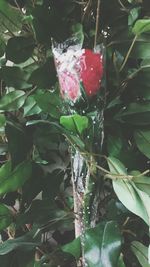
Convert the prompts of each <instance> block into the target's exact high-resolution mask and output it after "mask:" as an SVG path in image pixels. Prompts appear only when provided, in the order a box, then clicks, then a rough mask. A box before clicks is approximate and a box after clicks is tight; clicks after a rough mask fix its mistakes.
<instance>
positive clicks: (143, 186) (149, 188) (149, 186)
mask: <svg viewBox="0 0 150 267" xmlns="http://www.w3.org/2000/svg"><path fill="white" fill-rule="evenodd" d="M130 174H131V175H133V176H137V177H134V178H133V182H134V183H135V185H136V187H137V188H138V189H139V190H141V191H143V192H145V193H146V194H147V195H149V196H150V177H148V176H144V175H142V174H141V173H140V172H139V171H132V172H131V173H130Z"/></svg>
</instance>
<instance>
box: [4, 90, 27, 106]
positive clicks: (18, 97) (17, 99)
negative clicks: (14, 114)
mask: <svg viewBox="0 0 150 267" xmlns="http://www.w3.org/2000/svg"><path fill="white" fill-rule="evenodd" d="M25 99H26V95H25V93H24V92H23V91H21V90H17V91H12V92H10V93H8V94H6V95H4V96H3V97H2V98H1V100H0V111H6V110H7V111H14V110H18V109H19V108H21V107H22V106H23V104H24V102H25Z"/></svg>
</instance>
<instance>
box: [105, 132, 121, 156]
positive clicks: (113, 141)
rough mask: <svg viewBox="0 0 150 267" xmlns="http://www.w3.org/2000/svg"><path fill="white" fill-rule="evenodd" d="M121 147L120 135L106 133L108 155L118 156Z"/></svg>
mask: <svg viewBox="0 0 150 267" xmlns="http://www.w3.org/2000/svg"><path fill="white" fill-rule="evenodd" d="M122 147H123V139H122V138H121V136H119V135H118V136H112V135H108V138H107V148H108V152H109V155H110V156H112V157H118V156H119V155H120V151H121V149H122Z"/></svg>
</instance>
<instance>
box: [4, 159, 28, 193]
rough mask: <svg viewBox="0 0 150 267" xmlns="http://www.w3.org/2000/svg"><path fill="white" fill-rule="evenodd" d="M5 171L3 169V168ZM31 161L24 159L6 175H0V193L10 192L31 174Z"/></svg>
mask: <svg viewBox="0 0 150 267" xmlns="http://www.w3.org/2000/svg"><path fill="white" fill-rule="evenodd" d="M3 170H4V171H5V169H3ZM31 172H32V169H31V163H29V162H27V161H25V162H22V163H21V164H19V165H18V166H17V167H16V168H15V169H14V171H12V172H11V173H10V174H9V173H8V175H7V174H6V176H0V195H4V194H6V193H8V192H12V191H15V190H17V189H18V188H19V187H21V186H22V185H23V184H24V183H25V181H27V180H28V179H29V178H30V176H31Z"/></svg>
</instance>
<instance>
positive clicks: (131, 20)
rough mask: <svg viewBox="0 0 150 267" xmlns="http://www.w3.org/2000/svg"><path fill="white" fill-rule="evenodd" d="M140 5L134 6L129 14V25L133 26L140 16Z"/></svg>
mask: <svg viewBox="0 0 150 267" xmlns="http://www.w3.org/2000/svg"><path fill="white" fill-rule="evenodd" d="M139 11H140V8H139V7H135V8H132V9H131V10H130V13H129V16H128V25H129V26H131V25H133V23H134V22H135V20H136V19H137V18H138V16H139Z"/></svg>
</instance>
